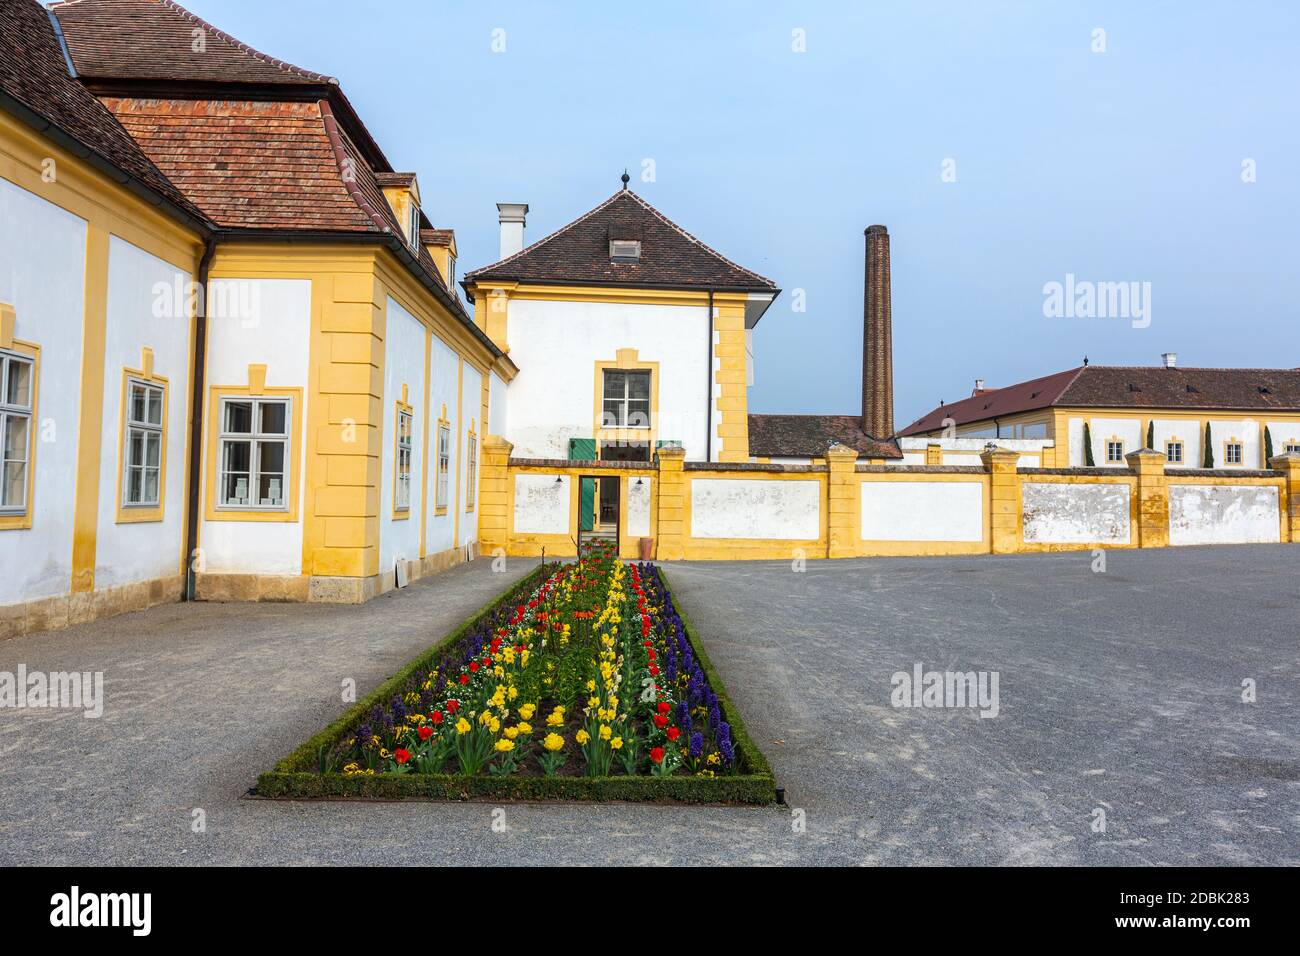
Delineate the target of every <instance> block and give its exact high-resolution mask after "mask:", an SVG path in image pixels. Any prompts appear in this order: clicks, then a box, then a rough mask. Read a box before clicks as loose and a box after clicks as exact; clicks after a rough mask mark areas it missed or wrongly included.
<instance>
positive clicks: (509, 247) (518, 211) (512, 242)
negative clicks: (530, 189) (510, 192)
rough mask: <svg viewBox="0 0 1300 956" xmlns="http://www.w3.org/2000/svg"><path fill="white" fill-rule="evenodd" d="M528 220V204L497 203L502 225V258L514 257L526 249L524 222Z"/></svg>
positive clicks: (498, 219) (499, 220)
mask: <svg viewBox="0 0 1300 956" xmlns="http://www.w3.org/2000/svg"><path fill="white" fill-rule="evenodd" d="M527 218H528V203H526V202H499V203H497V222H499V223H500V224H501V258H502V259H505V258H507V257H509V256H513V255H514V254H515V253H516V252H518V251H520V250H521V249H523V247H524V220H525V219H527Z"/></svg>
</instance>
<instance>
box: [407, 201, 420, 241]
mask: <svg viewBox="0 0 1300 956" xmlns="http://www.w3.org/2000/svg"><path fill="white" fill-rule="evenodd" d="M407 214H408V215H409V216H410V221H409V222H408V223H407V224H406V239H407V241H408V242H409V243H410V244H411V247H412V248H413V249H419V248H420V207H419V206H418V205H417V204H416V202H415V200H414V199H412V200H411V203H410V205H409V206H407Z"/></svg>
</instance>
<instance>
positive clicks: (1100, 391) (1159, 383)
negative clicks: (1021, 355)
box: [900, 365, 1300, 435]
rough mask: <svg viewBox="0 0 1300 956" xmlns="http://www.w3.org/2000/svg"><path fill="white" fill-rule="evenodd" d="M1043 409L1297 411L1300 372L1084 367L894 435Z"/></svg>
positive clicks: (960, 406) (987, 395)
mask: <svg viewBox="0 0 1300 956" xmlns="http://www.w3.org/2000/svg"><path fill="white" fill-rule="evenodd" d="M1049 406H1051V407H1062V408H1076V407H1077V408H1151V409H1161V408H1171V409H1204V410H1210V411H1213V410H1224V411H1242V412H1257V413H1263V412H1268V411H1288V412H1296V411H1300V369H1282V368H1164V367H1163V366H1155V367H1153V366H1142V365H1139V366H1121V365H1085V366H1081V367H1079V368H1074V369H1070V370H1068V371H1065V372H1058V373H1056V374H1055V375H1048V376H1046V377H1044V378H1038V379H1033V380H1032V381H1029V382H1021V383H1019V384H1017V385H1008V386H1006V387H1005V388H999V389H990V390H985V391H984V392H983V393H982V394H980V395H974V396H972V397H970V398H967V399H963V400H962V401H960V402H953V403H952V404H951V405H940V406H939V407H938V408H936V409H934V410H933V411H931V412H929V413H928V414H926V415H924V416H922V417H921V418H919V419H917V420H916V421H915V422H913V423H912V424H911V425H908V426H907V428H905V429H903V430H902V432H901V433H900V434H903V435H916V434H921V433H923V432H928V431H934V430H935V429H939V428H942V427H943V419H944V418H952V420H953V421H954V422H956V423H957V424H958V425H962V424H966V423H968V422H976V421H984V420H987V419H991V418H1001V417H1003V416H1006V415H1013V414H1016V413H1019V412H1028V411H1034V410H1036V409H1039V408H1047V407H1049Z"/></svg>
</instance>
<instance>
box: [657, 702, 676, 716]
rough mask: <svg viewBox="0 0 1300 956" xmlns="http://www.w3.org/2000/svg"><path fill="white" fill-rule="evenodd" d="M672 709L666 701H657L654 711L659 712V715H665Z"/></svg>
mask: <svg viewBox="0 0 1300 956" xmlns="http://www.w3.org/2000/svg"><path fill="white" fill-rule="evenodd" d="M672 709H673V705H672V704H670V703H668V701H666V700H661V701H659V706H658V707H656V708H655V710H657V711H659V713H661V714H666V713H668V711H670V710H672Z"/></svg>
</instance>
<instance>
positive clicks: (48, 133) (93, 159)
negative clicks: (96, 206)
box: [0, 90, 215, 239]
mask: <svg viewBox="0 0 1300 956" xmlns="http://www.w3.org/2000/svg"><path fill="white" fill-rule="evenodd" d="M0 109H3V110H5V112H7V113H9V114H11V115H12V116H14V117H15V118H16V119H18V120H19V121H20V122H21V123H23V124H24V125H26V126H29V127H30V128H31V129H32V130H34V131H35V132H37V133H39V134H41V135H42V136H44V137H46V138H47V139H50V140H53V141H54V142H55V143H57V144H58V145H59V146H61V147H62V148H63V149H65V150H67V151H68V152H69V153H71V154H72V155H74V156H76V157H77V158H78V159H81V160H83V161H84V162H86V163H87V164H88V165H90V166H93V167H94V168H95V169H96V170H98V171H99V172H101V173H103V174H104V175H105V176H107V177H108V178H109V179H112V180H113V181H114V182H116V183H118V184H120V185H122V186H124V187H126V188H127V189H128V190H130V191H131V192H133V193H134V194H135V195H136V196H137V197H139V198H140V199H143V200H144V201H145V202H147V203H149V204H150V205H152V206H156V207H158V208H159V209H160V210H162V211H163V212H164V213H166V214H167V215H168V216H169V217H170V218H172V219H174V220H176V221H177V222H180V223H181V224H183V225H185V226H187V227H189V228H190V229H193V230H194V231H195V232H197V233H198V234H199V236H200V237H201V238H204V239H206V238H207V237H208V236H209V235H211V234H212V232H213V231H214V229H215V227H214V226H213V224H212V223H210V222H209V221H207V220H206V219H203V218H201V217H199V216H196V215H195V214H194V213H192V212H190V211H189V210H187V209H185V208H184V207H183V206H181V205H179V204H178V203H176V202H175V201H173V200H172V199H170V198H168V197H167V196H164V195H163V194H162V193H160V192H158V191H157V190H156V189H154V188H153V187H152V186H150V185H149V184H148V183H146V182H144V181H143V180H141V179H140V178H139V177H138V176H136V175H134V174H133V173H130V172H127V171H126V170H125V169H123V168H122V167H121V166H119V165H117V164H116V163H114V162H113V161H112V160H110V159H108V158H107V157H106V156H104V154H102V153H100V152H99V151H98V150H95V149H92V148H91V147H90V146H87V145H86V144H85V143H83V142H82V141H81V140H80V139H78V138H77V137H76V136H74V135H72V134H71V133H69V132H68V131H67V130H66V129H64V128H63V127H62V126H60V125H59V124H58V123H55V122H54V121H53V120H51V119H50V118H49V117H47V116H44V115H42V114H41V113H38V112H36V111H35V110H33V109H32V108H31V107H30V106H28V105H27V104H26V103H24V102H23V101H22V100H20V99H17V98H16V97H14V96H11V95H10V94H9V93H7V92H5V91H4V90H0ZM159 175H162V174H161V173H159Z"/></svg>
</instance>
